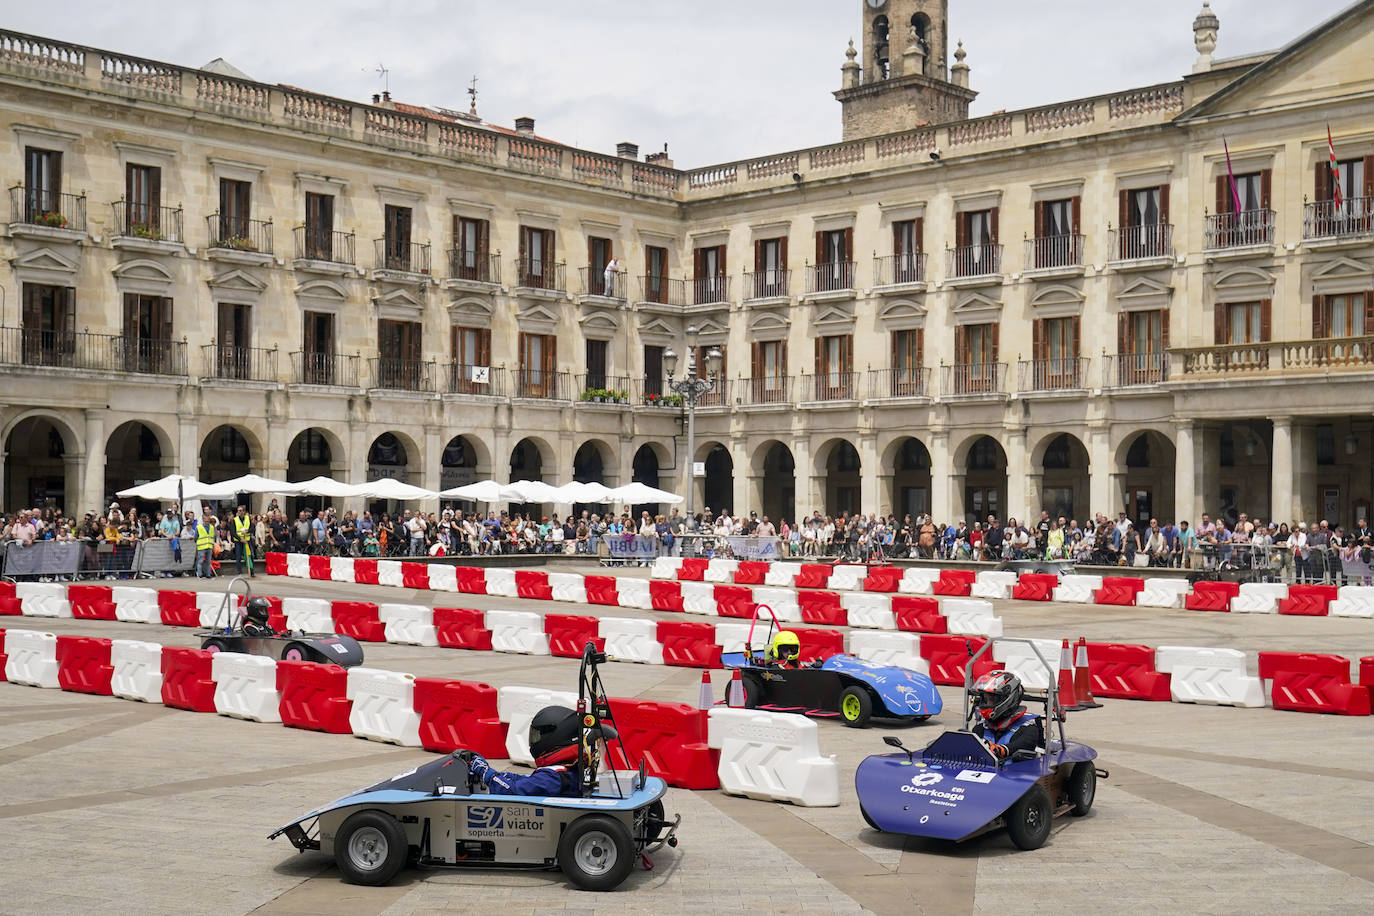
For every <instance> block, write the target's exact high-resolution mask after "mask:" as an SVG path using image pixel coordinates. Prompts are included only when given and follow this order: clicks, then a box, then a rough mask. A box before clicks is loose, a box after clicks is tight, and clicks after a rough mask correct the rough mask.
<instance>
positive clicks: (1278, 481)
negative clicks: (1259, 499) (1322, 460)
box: [1269, 417, 1302, 521]
mask: <svg viewBox="0 0 1374 916" xmlns="http://www.w3.org/2000/svg"><path fill="white" fill-rule="evenodd" d="M1271 457H1272V459H1273V462H1272V467H1271V470H1270V476H1269V494H1270V495H1269V520H1283V521H1292V519H1293V484H1294V482H1295V481H1296V480H1297V475H1295V474H1294V467H1293V457H1294V456H1293V418H1292V417H1274V444H1273V449H1272V451H1271ZM1299 460H1300V461H1301V460H1302V458H1301V456H1299Z"/></svg>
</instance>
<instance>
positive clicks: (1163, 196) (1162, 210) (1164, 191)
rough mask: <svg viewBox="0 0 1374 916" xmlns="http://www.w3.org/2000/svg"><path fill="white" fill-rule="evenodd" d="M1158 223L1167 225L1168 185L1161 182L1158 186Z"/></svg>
mask: <svg viewBox="0 0 1374 916" xmlns="http://www.w3.org/2000/svg"><path fill="white" fill-rule="evenodd" d="M1159 224H1160V225H1161V226H1167V225H1169V186H1168V185H1167V184H1162V185H1160V186H1159Z"/></svg>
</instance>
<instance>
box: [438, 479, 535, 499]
mask: <svg viewBox="0 0 1374 916" xmlns="http://www.w3.org/2000/svg"><path fill="white" fill-rule="evenodd" d="M439 495H440V496H442V497H443V498H445V499H464V500H470V501H471V502H475V503H499V502H505V501H507V500H511V499H517V500H518V499H521V498H523V497H521V496H520V494H519V493H517V492H515V491H513V490H512V489H511V488H510V487H509V486H508V485H506V484H503V483H497V482H496V481H494V480H479V481H477V482H476V483H470V484H466V485H464V486H461V487H454V488H453V489H451V490H440V491H439Z"/></svg>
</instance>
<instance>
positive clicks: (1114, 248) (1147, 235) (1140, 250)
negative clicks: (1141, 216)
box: [1108, 223, 1174, 261]
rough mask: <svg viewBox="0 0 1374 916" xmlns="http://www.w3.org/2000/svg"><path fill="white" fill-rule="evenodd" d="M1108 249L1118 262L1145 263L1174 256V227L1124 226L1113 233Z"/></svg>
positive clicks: (1165, 224)
mask: <svg viewBox="0 0 1374 916" xmlns="http://www.w3.org/2000/svg"><path fill="white" fill-rule="evenodd" d="M1111 236H1112V238H1111V241H1110V243H1109V244H1108V249H1109V250H1110V251H1111V252H1112V254H1113V255H1115V257H1114V259H1113V260H1117V261H1143V260H1148V259H1150V258H1172V257H1173V256H1174V227H1173V226H1171V225H1169V224H1168V223H1150V224H1148V225H1144V226H1122V227H1121V228H1120V229H1113V230H1112V231H1111Z"/></svg>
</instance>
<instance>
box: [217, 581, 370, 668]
mask: <svg viewBox="0 0 1374 916" xmlns="http://www.w3.org/2000/svg"><path fill="white" fill-rule="evenodd" d="M235 582H241V583H243V606H242V607H239V606H237V605H236V604H235V603H234V583H235ZM196 636H197V637H199V638H200V647H201V648H202V649H204V650H205V651H207V652H243V653H245V654H248V655H261V656H264V657H266V658H279V659H281V660H283V661H292V662H320V663H323V664H332V665H338V666H339V667H341V668H352V667H354V666H356V665H361V664H362V663H363V647H362V646H360V645H359V644H358V641H357V640H356V639H354V638H353V637H351V636H339V635H338V634H336V633H306V632H305V631H303V630H295V631H293V630H284V631H282V632H278V631H277V630H276V629H275V628H273V627H272V625H271V624H270V623H269V622H268V605H267V603H266V599H264V598H258V599H256V600H255V599H254V598H253V589H252V586H251V585H249V583H248V580H246V579H244V578H243V577H241V576H240V577H237V578H234V579H231V580H230V581H229V585H228V586H227V587H226V589H225V592H224V600H223V601H222V602H221V603H220V607H219V612H218V613H217V614H216V615H215V623H214V626H213V627H211V628H210V629H209V630H203V631H201V632H199V633H197V634H196Z"/></svg>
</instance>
